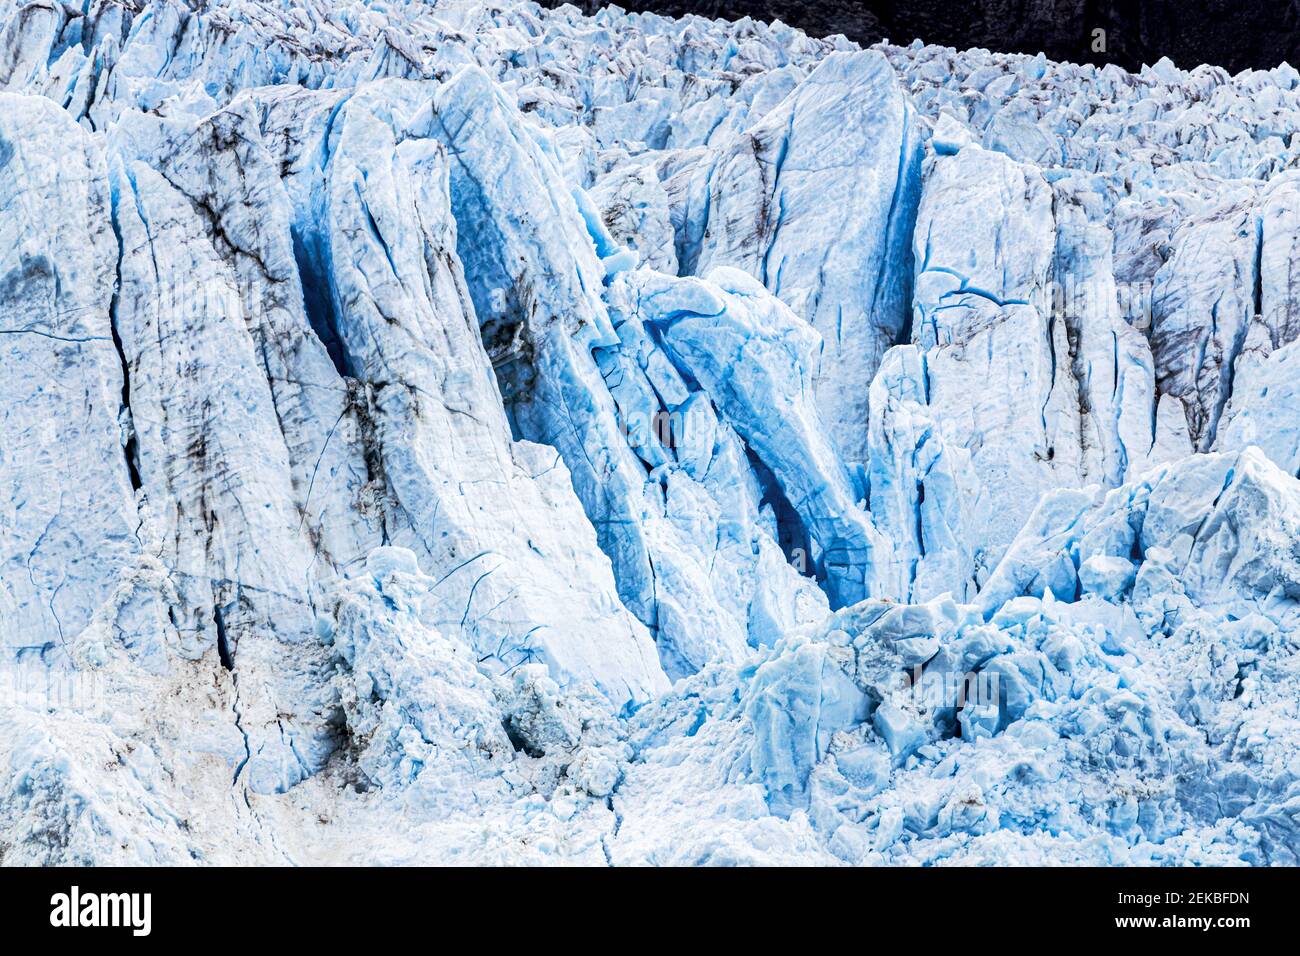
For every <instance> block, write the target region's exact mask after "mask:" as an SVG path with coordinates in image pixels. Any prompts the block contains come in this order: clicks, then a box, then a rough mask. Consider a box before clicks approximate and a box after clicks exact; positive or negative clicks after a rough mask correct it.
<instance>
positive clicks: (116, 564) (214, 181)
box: [0, 0, 1300, 864]
mask: <svg viewBox="0 0 1300 956" xmlns="http://www.w3.org/2000/svg"><path fill="white" fill-rule="evenodd" d="M0 19H2V20H3V26H2V28H0V35H2V37H3V38H2V39H0V88H2V89H3V92H0V205H2V206H3V209H4V215H3V217H0V257H3V262H0V274H2V275H3V278H2V279H0V361H2V362H3V368H4V373H5V374H4V382H5V387H4V388H3V389H0V678H2V679H3V686H2V688H0V700H2V701H3V706H2V707H0V859H3V861H4V862H6V863H123V862H141V863H177V862H189V861H199V862H240V863H253V862H267V863H275V862H278V863H283V862H287V861H292V862H306V863H311V862H384V863H400V862H417V861H431V862H477V863H518V862H529V863H538V862H574V863H594V864H607V863H608V864H639V863H660V864H697V863H840V862H843V863H851V864H882V863H990V862H1030V863H1038V862H1045V863H1074V862H1079V863H1135V864H1147V863H1214V864H1229V863H1232V864H1243V863H1244V864H1271V863H1272V864H1276V863H1285V864H1295V863H1297V862H1300V833H1298V831H1297V821H1298V820H1300V817H1298V814H1300V654H1298V653H1297V649H1298V648H1297V645H1300V603H1298V602H1300V544H1298V542H1300V483H1297V480H1296V478H1295V475H1296V473H1297V470H1298V469H1300V411H1297V408H1298V406H1297V400H1298V399H1300V394H1298V393H1297V388H1298V387H1300V386H1297V382H1300V351H1297V349H1300V343H1298V342H1297V338H1298V337H1300V285H1298V282H1300V280H1297V279H1296V278H1295V277H1296V276H1297V275H1300V268H1298V267H1300V173H1297V171H1296V170H1297V166H1298V165H1300V138H1298V137H1297V134H1296V133H1295V130H1297V129H1300V74H1297V73H1296V71H1295V70H1293V69H1291V68H1290V67H1289V66H1281V67H1279V68H1278V69H1275V70H1272V71H1265V72H1259V71H1256V72H1246V73H1242V74H1240V75H1238V76H1235V77H1234V76H1228V75H1227V74H1226V73H1224V72H1223V71H1222V70H1219V69H1216V68H1212V67H1201V68H1198V69H1196V70H1193V71H1191V72H1181V71H1178V70H1176V69H1174V68H1172V67H1171V66H1170V65H1169V64H1168V63H1167V62H1161V63H1159V64H1156V65H1155V66H1153V67H1149V68H1146V69H1144V70H1143V71H1142V72H1141V73H1139V74H1133V75H1131V74H1127V73H1124V72H1122V71H1120V70H1118V69H1115V68H1113V67H1106V68H1104V69H1097V68H1095V67H1092V66H1072V65H1069V64H1059V63H1051V62H1048V61H1046V60H1045V59H1044V58H1043V57H1041V56H1040V57H1027V56H1002V55H996V54H990V53H987V52H985V51H970V52H966V53H958V52H955V51H953V50H948V49H940V48H935V47H926V46H923V45H921V44H920V43H915V44H913V45H911V46H909V47H906V48H904V47H896V46H891V45H887V44H885V45H881V46H879V47H878V48H875V49H871V50H860V49H858V48H856V47H855V46H854V45H852V44H850V43H848V42H847V41H845V40H844V39H843V38H832V39H829V40H816V39H812V38H809V37H807V36H804V35H803V34H801V33H799V32H798V31H795V30H792V29H789V28H787V27H785V26H782V25H780V24H770V25H769V24H763V23H755V22H751V21H741V22H738V23H726V22H722V21H716V22H715V21H708V20H704V19H700V18H687V19H684V20H680V21H678V20H669V19H663V18H659V17H655V16H651V15H645V16H636V15H625V14H624V13H622V12H621V11H619V10H618V9H617V8H608V9H605V10H604V11H602V12H600V13H599V14H597V15H596V16H594V17H590V18H587V17H583V16H582V15H580V14H579V13H578V12H577V11H576V10H575V9H574V8H572V7H562V8H560V9H558V10H554V11H547V10H542V9H540V8H538V7H537V6H535V5H533V4H531V3H513V2H504V3H498V4H481V3H476V2H469V0H441V2H400V0H397V2H391V3H380V2H378V0H375V2H371V3H362V2H343V3H334V2H326V0H278V2H277V0H228V2H205V3H183V2H179V0H156V2H148V3H144V2H140V0H79V2H78V3H57V2H53V0H6V2H5V4H4V9H3V14H2V16H0Z"/></svg>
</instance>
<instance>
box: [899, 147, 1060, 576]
mask: <svg viewBox="0 0 1300 956" xmlns="http://www.w3.org/2000/svg"><path fill="white" fill-rule="evenodd" d="M932 162H933V167H932V169H931V171H930V173H929V176H928V178H927V180H926V184H925V191H924V194H923V195H922V198H921V206H920V212H919V213H918V215H917V222H916V232H915V238H914V240H913V244H914V247H915V248H914V255H915V260H916V288H915V294H914V300H913V307H912V312H913V318H912V339H913V342H914V343H916V345H918V346H919V347H920V348H922V349H924V350H925V353H926V364H925V380H926V392H925V394H926V395H927V396H928V404H929V406H930V408H931V409H932V414H933V417H934V420H935V422H936V423H937V425H938V429H939V433H940V435H941V437H942V438H943V439H944V441H945V443H946V444H948V445H950V446H952V447H954V448H960V449H966V450H968V451H969V452H970V456H971V469H972V471H973V472H974V475H975V477H976V479H977V480H978V483H979V488H978V491H977V492H976V495H975V498H974V500H973V502H971V507H970V511H969V514H970V524H969V525H968V527H967V536H968V537H967V542H968V544H969V546H970V548H971V550H972V555H973V561H974V567H975V574H976V579H977V580H981V581H982V580H983V576H984V575H986V574H987V572H988V571H989V570H991V569H992V565H993V564H995V563H996V561H997V559H998V557H1000V555H1001V550H1002V549H1003V548H1005V547H1006V545H1007V544H1009V543H1010V541H1011V539H1012V538H1013V537H1014V536H1015V534H1016V531H1017V530H1019V527H1020V524H1021V523H1022V522H1023V521H1024V519H1025V518H1026V517H1027V516H1028V513H1029V510H1030V509H1032V507H1033V505H1034V503H1035V502H1036V501H1037V499H1038V496H1039V495H1040V494H1041V493H1042V492H1043V491H1044V490H1046V489H1047V488H1050V487H1053V486H1055V485H1060V484H1070V483H1073V482H1074V481H1075V480H1077V477H1078V460H1077V454H1078V449H1079V441H1078V438H1077V427H1078V415H1077V412H1075V411H1074V410H1073V409H1072V408H1071V409H1069V414H1060V412H1061V411H1062V409H1063V408H1065V407H1067V406H1066V405H1065V403H1066V402H1067V400H1068V399H1067V397H1066V395H1065V393H1064V389H1058V388H1057V387H1056V385H1057V381H1058V378H1062V377H1068V375H1069V373H1068V359H1067V357H1068V355H1069V348H1068V341H1067V337H1066V329H1065V327H1064V323H1056V322H1054V321H1053V316H1052V312H1051V309H1052V301H1051V278H1052V262H1053V257H1054V253H1055V244H1056V229H1055V222H1054V220H1053V216H1052V192H1051V189H1050V188H1049V187H1048V185H1047V183H1046V182H1044V180H1043V178H1042V176H1041V174H1039V172H1038V171H1037V170H1036V169H1033V168H1032V167H1028V166H1024V165H1021V164H1019V163H1016V162H1014V161H1012V160H1010V159H1008V158H1007V157H1006V156H1004V155H1002V154H1000V153H995V152H991V151H989V150H985V149H981V148H980V147H978V146H967V147H965V148H963V149H961V150H960V151H959V152H957V153H956V154H955V155H947V156H942V155H941V156H938V157H936V158H935V159H934V160H932Z"/></svg>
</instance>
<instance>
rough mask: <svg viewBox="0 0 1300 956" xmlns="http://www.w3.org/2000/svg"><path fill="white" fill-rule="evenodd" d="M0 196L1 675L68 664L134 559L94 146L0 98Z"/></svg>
mask: <svg viewBox="0 0 1300 956" xmlns="http://www.w3.org/2000/svg"><path fill="white" fill-rule="evenodd" d="M0 200H2V201H0V205H3V207H4V209H5V215H4V218H3V224H0V257H2V258H0V276H2V278H0V355H2V356H3V359H4V369H5V386H4V388H3V389H0V489H2V492H0V493H2V494H3V504H0V646H2V647H3V648H4V649H5V654H6V656H7V658H8V660H6V662H5V663H6V665H9V664H13V665H16V666H17V665H22V664H24V663H25V662H38V663H39V662H46V663H48V664H49V666H52V667H68V666H70V665H71V663H72V662H71V659H70V657H69V655H70V654H73V652H74V650H75V644H76V642H77V638H78V635H79V634H80V633H81V632H82V631H83V630H84V629H85V628H86V627H87V625H88V624H89V623H90V622H91V619H92V617H93V616H94V615H95V614H96V612H97V611H99V609H100V608H101V606H103V605H107V604H109V603H110V602H124V601H126V600H127V599H128V597H130V596H131V594H132V592H133V590H134V588H133V585H132V584H131V581H132V580H133V578H134V576H135V572H136V569H137V568H138V567H139V565H140V564H141V561H142V555H143V550H144V549H143V548H142V546H141V543H140V540H139V539H138V538H137V536H136V530H137V528H138V527H139V524H140V518H139V516H138V514H137V511H136V499H135V491H134V489H133V487H132V486H133V478H132V471H131V465H130V463H129V462H128V459H127V455H126V453H125V450H124V448H125V446H126V444H127V443H128V441H129V436H130V430H131V423H130V416H129V414H127V413H126V410H125V408H124V391H123V384H124V383H123V368H122V359H121V357H120V356H119V354H118V351H117V349H116V347H115V345H114V330H113V325H112V321H111V316H112V308H113V302H114V285H115V282H116V267H117V242H116V240H115V239H114V236H113V229H112V217H111V214H110V208H111V200H110V195H109V188H108V176H107V164H106V161H105V154H104V148H103V144H102V142H101V141H100V140H98V139H96V138H95V137H92V136H90V135H89V134H87V133H85V132H84V131H83V130H81V129H80V128H78V127H77V125H76V123H75V122H72V120H71V119H70V118H69V117H68V116H67V114H65V113H64V112H63V111H62V110H60V109H59V108H58V107H57V106H56V105H55V104H53V103H51V102H50V101H49V100H45V99H41V98H33V97H25V96H17V95H12V94H0ZM131 600H132V601H136V600H137V599H136V598H131ZM138 601H142V602H144V601H148V602H149V603H151V604H152V603H153V602H152V601H150V599H149V598H148V597H147V596H144V595H141V596H140V597H139V598H138ZM139 610H140V614H139V615H138V617H137V619H136V620H135V621H134V622H132V621H131V620H130V618H129V616H128V617H127V618H126V619H124V620H123V623H122V635H121V640H122V641H123V642H124V643H125V644H127V645H128V646H133V647H134V648H135V649H136V651H138V653H140V654H141V655H144V656H146V657H150V658H152V659H153V661H154V663H155V665H156V664H157V663H158V660H159V657H160V655H161V645H162V641H163V636H162V634H161V633H159V632H158V631H156V630H154V628H155V626H156V624H157V621H156V618H154V617H152V615H151V614H150V613H146V612H148V610H149V609H148V608H140V609H139ZM153 610H154V613H156V610H157V609H156V607H154V609H153ZM133 624H134V626H132V625H133Z"/></svg>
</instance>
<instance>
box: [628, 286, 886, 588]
mask: <svg viewBox="0 0 1300 956" xmlns="http://www.w3.org/2000/svg"><path fill="white" fill-rule="evenodd" d="M640 296H641V300H640V301H641V308H642V310H643V316H644V318H645V320H646V322H647V323H648V325H649V326H650V327H651V328H652V329H653V330H654V333H655V336H656V338H657V339H658V340H659V341H661V342H662V343H663V345H664V348H665V350H666V351H667V353H668V355H669V356H671V358H672V359H673V362H674V364H675V365H676V366H677V367H678V368H679V369H681V370H682V371H683V372H684V373H685V374H686V375H688V376H689V377H690V378H691V379H692V380H694V381H696V382H698V383H700V385H701V386H702V387H703V389H704V390H705V392H707V393H708V395H709V397H710V398H711V399H712V400H713V402H714V404H715V405H716V407H717V409H718V411H719V412H720V413H721V415H722V416H723V417H724V418H725V419H726V421H727V422H728V423H729V424H730V425H731V426H732V427H733V428H735V430H736V432H737V434H739V435H740V437H741V438H743V439H744V441H745V444H746V445H747V446H748V448H749V449H751V450H752V451H753V453H754V454H755V455H756V456H757V457H758V458H759V460H760V461H761V462H762V463H763V464H764V465H765V466H766V467H767V469H768V470H769V471H770V472H771V473H772V475H773V477H774V478H775V479H776V483H777V484H778V485H779V487H780V491H781V493H782V494H783V495H784V497H785V500H786V501H787V502H788V503H789V506H790V507H791V508H793V510H794V512H795V514H796V515H797V516H798V518H799V520H800V522H801V524H802V526H803V528H804V529H806V531H807V534H808V536H809V538H810V539H811V543H812V545H813V553H812V556H811V557H812V558H813V559H814V561H815V563H816V565H817V571H818V576H819V577H821V578H823V579H824V580H825V586H826V591H827V594H828V595H829V597H830V600H831V604H832V605H833V606H836V607H839V606H843V605H845V604H854V603H856V602H858V601H861V600H863V599H864V598H866V597H867V596H868V595H869V594H870V593H872V591H874V590H875V588H874V587H873V581H872V580H871V574H872V572H873V570H874V563H875V554H874V552H875V548H876V546H877V543H878V539H877V535H876V533H875V529H874V528H873V527H872V524H871V518H870V516H869V515H868V514H867V512H866V511H865V509H864V508H863V507H862V502H861V499H862V494H861V493H860V491H858V490H857V489H855V487H854V483H853V480H852V479H851V477H850V474H849V471H848V469H846V468H845V466H844V463H843V462H842V461H841V460H840V458H839V456H838V454H837V452H836V451H835V449H834V448H833V447H831V445H830V443H829V441H828V440H827V437H826V434H825V430H824V428H823V427H822V420H821V418H820V416H819V415H818V413H817V408H816V405H815V404H814V400H813V382H812V373H811V369H812V368H813V366H814V365H815V362H816V355H817V351H818V347H819V346H820V344H821V343H820V341H819V337H818V335H817V333H816V332H815V331H814V330H812V329H811V328H809V326H807V325H806V324H805V323H803V322H802V321H801V320H800V319H799V318H798V316H796V315H794V314H793V313H792V312H791V311H790V310H789V309H788V308H786V306H784V305H783V304H782V303H781V302H780V300H779V299H776V298H775V297H774V296H772V295H771V294H770V293H769V292H768V291H767V290H766V289H765V288H764V287H763V286H762V285H760V284H759V283H758V282H757V281H756V280H754V279H753V278H751V277H750V276H748V275H746V274H745V273H743V272H741V271H739V270H738V269H733V268H730V267H725V266H724V267H719V268H717V269H714V270H713V271H712V272H710V273H709V275H708V277H707V283H701V282H698V281H691V280H688V279H679V280H671V279H668V278H667V277H659V279H658V281H655V280H654V279H652V278H651V279H647V280H646V281H645V282H644V283H643V285H642V287H641V289H640Z"/></svg>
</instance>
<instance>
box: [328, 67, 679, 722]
mask: <svg viewBox="0 0 1300 956" xmlns="http://www.w3.org/2000/svg"><path fill="white" fill-rule="evenodd" d="M391 82H392V81H390V83H391ZM394 92H395V93H396V91H394ZM404 92H405V93H407V94H409V95H411V96H412V102H416V101H417V100H416V99H415V98H416V97H417V96H418V94H419V92H420V91H419V89H418V88H413V87H412V88H405V90H404ZM398 95H400V94H398ZM393 98H394V99H396V98H398V97H397V96H394V97H393ZM418 102H422V103H423V105H424V106H425V108H426V110H427V102H424V101H423V100H419V101H418ZM386 115H388V108H387V107H386V105H385V101H384V99H383V98H381V97H379V96H358V97H355V98H354V99H353V100H351V101H350V102H349V103H347V104H346V106H344V107H343V109H342V110H341V112H340V114H339V116H338V118H336V119H335V120H334V123H333V134H332V135H333V136H334V137H335V139H336V142H334V144H333V147H332V150H331V152H330V156H329V162H328V166H327V169H326V171H325V173H324V178H323V181H322V182H321V183H320V188H321V189H322V190H323V191H324V198H323V205H324V211H325V216H324V220H323V223H322V226H323V228H322V232H323V233H324V235H323V237H322V238H321V239H320V240H319V241H320V242H321V243H322V244H323V245H324V246H325V248H326V249H327V255H328V260H327V261H328V262H329V263H330V265H331V270H332V271H331V272H330V279H329V281H330V294H331V296H332V300H333V305H332V310H333V313H334V315H335V316H336V317H337V319H336V322H337V327H336V332H337V335H338V338H339V340H340V342H341V345H342V350H343V356H344V361H345V364H346V367H347V369H348V370H349V372H350V374H351V375H352V376H354V377H355V380H356V385H357V387H360V388H363V389H364V392H365V399H364V400H365V403H366V406H365V407H366V408H367V426H366V427H367V430H368V435H367V439H368V440H369V441H370V442H371V443H372V460H371V463H370V468H371V471H372V472H373V473H374V475H373V477H375V478H376V479H378V480H379V481H380V482H382V483H383V485H384V494H385V495H387V496H389V497H390V498H391V505H392V507H391V509H390V513H389V514H388V515H387V516H386V520H385V525H386V539H388V540H391V541H392V542H394V543H396V544H400V545H402V546H405V547H409V548H411V549H412V550H414V551H415V552H416V553H417V554H420V555H421V556H422V557H423V559H424V563H425V566H426V571H427V573H429V574H431V575H435V576H436V577H437V579H438V583H437V587H436V589H435V591H434V593H435V594H436V595H437V596H438V597H439V598H440V603H439V605H438V608H439V611H438V614H437V615H436V616H435V620H436V622H437V626H438V627H439V628H440V629H442V630H444V631H446V632H448V633H451V634H455V635H458V636H460V637H462V638H463V639H464V640H465V641H466V643H467V644H468V645H469V646H472V647H474V648H475V649H476V651H477V653H478V656H479V658H480V659H481V662H487V661H489V660H491V661H493V662H495V665H496V666H498V667H500V668H501V669H503V670H504V669H509V668H512V667H515V666H518V665H519V664H521V663H525V662H528V661H534V660H535V661H538V662H541V663H545V664H548V665H550V666H551V667H552V668H553V671H554V672H555V674H556V675H557V677H561V678H564V679H577V680H589V681H592V682H594V683H595V684H596V685H598V686H599V687H601V688H602V689H603V690H605V691H606V692H607V693H608V694H609V695H610V697H611V699H612V700H614V701H615V702H617V703H620V704H621V703H623V702H626V701H642V700H645V699H647V698H648V697H649V696H651V695H653V694H654V693H657V692H658V691H659V690H661V689H662V688H663V686H664V684H665V681H664V677H663V672H662V671H661V670H660V668H659V664H658V660H657V658H656V656H655V651H654V646H653V644H652V643H651V642H650V639H649V635H648V634H647V632H646V630H645V629H644V627H643V626H642V625H641V624H640V623H639V622H638V621H637V620H636V619H635V618H633V617H632V616H631V615H630V614H628V612H627V610H626V609H625V608H624V607H623V605H622V604H621V603H620V601H619V598H618V596H617V593H616V590H615V587H614V579H613V575H612V574H611V571H610V565H609V561H608V559H607V558H606V557H605V555H604V554H602V553H601V552H600V551H599V549H598V548H597V547H596V540H595V535H594V534H593V532H592V528H591V525H590V524H589V523H588V521H587V519H586V516H585V515H584V514H583V512H582V509H581V506H580V504H579V502H578V500H577V498H576V497H575V496H574V494H573V490H572V486H571V485H570V481H569V474H568V470H567V469H566V467H565V463H564V461H563V460H562V459H561V458H560V457H559V455H558V453H557V452H556V451H555V450H554V449H551V448H546V447H544V446H541V445H536V444H533V443H531V442H528V441H514V440H512V438H511V435H510V426H509V424H508V422H507V420H506V415H505V409H504V408H503V406H502V402H501V399H500V396H499V395H498V393H497V390H496V384H495V381H494V379H493V376H492V369H491V366H490V365H489V362H488V357H487V354H486V353H485V352H484V349H483V343H482V341H481V339H480V337H479V331H478V328H477V323H476V321H475V310H474V305H473V303H472V301H471V298H470V295H469V292H468V290H467V288H466V285H465V280H464V275H463V272H462V269H461V265H460V261H459V260H458V259H457V257H456V246H457V223H456V222H455V221H454V220H453V219H452V218H451V213H450V206H449V195H448V178H449V162H448V157H447V152H446V147H444V145H443V144H442V143H441V142H440V141H439V140H438V139H434V138H429V137H427V136H426V137H423V138H421V137H415V136H412V137H410V138H407V139H405V141H403V142H402V143H401V144H400V145H399V144H398V143H397V142H396V139H397V133H396V132H395V131H394V128H393V124H394V122H395V121H394V120H387V119H385V118H384V117H385V116H386ZM426 125H427V121H426ZM327 135H330V134H328V133H327ZM305 241H306V242H308V243H315V242H316V241H317V240H316V239H315V237H313V236H311V235H308V236H306V237H305Z"/></svg>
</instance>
